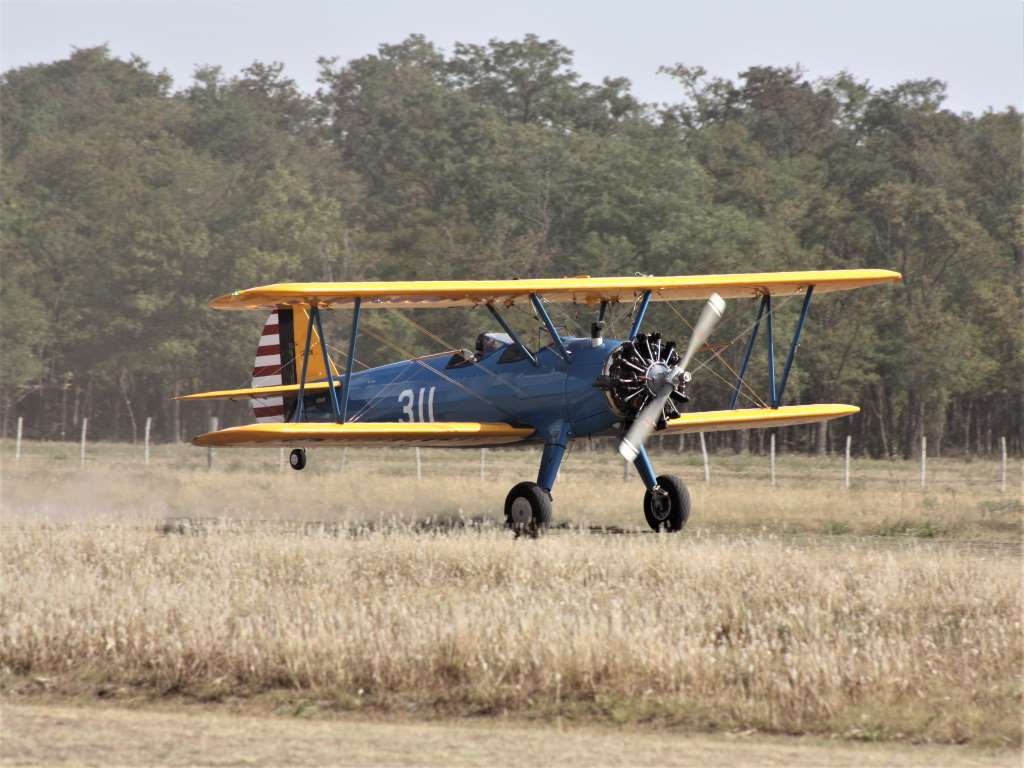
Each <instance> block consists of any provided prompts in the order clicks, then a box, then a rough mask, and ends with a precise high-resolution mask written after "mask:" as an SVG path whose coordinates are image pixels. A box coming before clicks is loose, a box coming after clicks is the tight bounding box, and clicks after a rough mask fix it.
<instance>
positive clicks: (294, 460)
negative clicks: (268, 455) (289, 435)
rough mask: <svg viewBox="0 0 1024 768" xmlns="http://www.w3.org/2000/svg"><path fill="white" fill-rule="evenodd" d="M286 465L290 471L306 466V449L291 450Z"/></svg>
mask: <svg viewBox="0 0 1024 768" xmlns="http://www.w3.org/2000/svg"><path fill="white" fill-rule="evenodd" d="M288 463H289V464H290V465H291V468H292V469H295V470H299V469H304V468H305V466H306V449H305V448H293V449H292V452H291V454H290V455H289V456H288Z"/></svg>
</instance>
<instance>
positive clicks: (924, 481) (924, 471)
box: [921, 435, 928, 491]
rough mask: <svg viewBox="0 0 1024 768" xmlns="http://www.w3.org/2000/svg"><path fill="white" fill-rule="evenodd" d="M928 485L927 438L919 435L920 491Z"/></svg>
mask: <svg viewBox="0 0 1024 768" xmlns="http://www.w3.org/2000/svg"><path fill="white" fill-rule="evenodd" d="M927 485H928V438H927V437H926V436H925V435H921V490H922V491H923V490H924V489H925V487H926V486H927Z"/></svg>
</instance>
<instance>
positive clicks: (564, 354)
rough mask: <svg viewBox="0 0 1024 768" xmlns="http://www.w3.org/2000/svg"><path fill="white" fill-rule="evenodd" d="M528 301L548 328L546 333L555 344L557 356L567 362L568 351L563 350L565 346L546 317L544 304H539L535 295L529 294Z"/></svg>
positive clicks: (539, 301)
mask: <svg viewBox="0 0 1024 768" xmlns="http://www.w3.org/2000/svg"><path fill="white" fill-rule="evenodd" d="M530 301H532V302H533V308H534V309H536V310H537V314H538V315H540V319H541V320H543V321H544V325H546V326H547V328H548V333H550V334H551V340H552V341H554V342H555V346H556V347H558V352H559V355H561V358H562V359H563V360H565V362H567V363H568V362H569V350H567V349H566V348H565V344H564V343H563V342H562V337H561V336H559V335H558V331H557V330H556V329H555V324H554V323H552V322H551V317H550V316H548V311H547V310H546V309H544V304H542V303H541V300H540V297H539V296H538V295H537V294H536V293H531V294H530Z"/></svg>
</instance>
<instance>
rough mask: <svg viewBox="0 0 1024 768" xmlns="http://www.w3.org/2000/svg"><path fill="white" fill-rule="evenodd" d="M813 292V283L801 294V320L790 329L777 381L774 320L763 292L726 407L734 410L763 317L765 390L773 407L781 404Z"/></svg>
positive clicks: (767, 294) (770, 298)
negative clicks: (765, 336) (784, 361)
mask: <svg viewBox="0 0 1024 768" xmlns="http://www.w3.org/2000/svg"><path fill="white" fill-rule="evenodd" d="M813 295H814V286H813V285H808V286H807V291H806V293H804V304H803V307H802V308H801V310H800V319H799V320H798V321H797V324H796V330H795V331H794V332H793V340H792V341H791V342H790V344H789V354H788V355H787V356H786V365H785V367H784V368H783V369H782V380H781V381H779V382H778V383H776V379H775V323H774V322H773V312H772V297H771V294H770V293H766V294H764V295H763V296H762V297H761V303H760V304H759V306H758V308H757V317H756V318H755V319H754V327H753V330H751V332H750V341H748V342H747V348H746V351H744V353H743V363H742V364H741V365H740V371H739V375H738V377H737V380H736V387H735V388H734V389H733V391H732V400H731V401H730V403H729V410H736V402H737V400H738V398H739V396H740V389H741V388H742V387H743V377H744V376H746V373H747V366H748V365H749V363H750V355H751V353H752V352H753V351H754V342H755V341H757V332H758V330H759V329H760V327H761V319H762V318H764V319H765V321H766V323H767V325H768V327H767V328H766V334H767V337H768V339H767V341H768V389H769V402H770V403H771V407H772V408H778V407H779V406H780V405H781V404H782V395H783V393H784V392H785V391H786V382H787V381H788V380H789V372H790V371H791V370H792V368H793V359H794V358H795V357H796V348H797V345H798V344H799V343H800V334H801V333H802V332H803V329H804V323H805V322H806V321H807V313H808V311H809V310H810V308H811V296H813Z"/></svg>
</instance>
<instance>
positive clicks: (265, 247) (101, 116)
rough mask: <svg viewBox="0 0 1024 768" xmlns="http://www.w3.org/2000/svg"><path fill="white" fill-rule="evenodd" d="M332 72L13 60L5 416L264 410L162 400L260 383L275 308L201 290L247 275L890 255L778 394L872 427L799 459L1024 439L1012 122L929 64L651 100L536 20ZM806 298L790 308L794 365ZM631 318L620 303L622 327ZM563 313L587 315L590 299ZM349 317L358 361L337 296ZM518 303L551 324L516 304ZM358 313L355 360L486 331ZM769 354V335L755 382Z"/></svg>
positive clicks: (581, 268) (739, 441) (643, 267)
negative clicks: (238, 307)
mask: <svg viewBox="0 0 1024 768" xmlns="http://www.w3.org/2000/svg"><path fill="white" fill-rule="evenodd" d="M319 65H320V80H319V82H320V87H319V88H318V89H317V91H316V92H315V93H306V92H303V91H302V90H301V89H299V88H298V87H297V85H296V83H295V82H294V81H293V80H291V79H290V78H289V77H288V76H287V74H286V72H285V71H284V68H283V67H282V65H280V64H265V63H260V62H255V63H253V64H252V65H251V66H249V67H248V68H246V69H245V70H243V71H242V72H240V73H238V74H236V75H227V74H225V73H224V72H223V71H222V70H221V69H220V68H219V67H216V66H204V67H200V68H198V69H197V70H196V72H195V74H194V76H193V78H192V81H191V82H190V83H189V84H188V85H186V86H185V87H183V88H177V89H176V88H175V86H174V83H172V81H171V78H170V77H169V76H168V75H167V74H166V73H164V72H160V71H155V70H154V68H153V67H151V66H150V65H149V64H148V63H147V62H145V61H143V60H141V59H139V58H129V59H122V58H118V57H115V56H113V55H111V53H110V51H109V50H108V49H107V48H105V47H98V48H85V49H76V50H74V51H73V52H72V54H71V55H70V56H69V57H68V58H67V59H64V60H61V61H56V62H51V63H45V64H39V65H32V66H26V67H21V68H16V69H10V70H8V71H6V72H4V73H3V75H2V78H0V103H2V151H3V157H2V160H3V165H2V169H0V187H2V193H3V201H2V209H0V216H2V220H0V222H2V232H0V238H2V240H0V242H2V283H0V302H2V312H0V339H2V344H3V353H2V354H3V361H2V365H0V421H2V429H3V431H4V433H5V434H7V433H8V432H9V430H10V428H11V423H12V419H13V418H15V417H17V416H23V417H24V419H25V425H26V433H27V434H29V435H32V436H36V437H41V438H52V439H59V438H61V437H64V436H68V437H71V436H73V434H74V429H75V428H76V427H77V424H78V423H79V421H80V419H82V418H85V417H88V418H89V419H90V427H89V431H90V434H92V435H95V436H96V437H99V438H106V439H117V440H135V439H139V438H140V436H141V428H142V427H141V424H142V422H143V421H144V420H145V418H146V417H147V416H153V417H154V420H155V424H156V426H155V430H154V434H155V435H156V436H158V437H160V438H162V439H167V440H172V439H181V438H183V437H186V436H188V435H191V434H195V433H197V432H200V431H203V429H204V428H205V423H206V419H207V418H208V417H209V416H210V415H212V414H216V415H218V416H220V417H221V423H222V424H225V423H231V422H240V421H243V420H245V419H246V418H247V413H246V411H245V410H244V409H243V408H242V407H240V406H238V405H237V404H231V403H226V404H210V405H202V406H200V405H187V406H180V407H179V406H178V405H176V404H175V403H174V402H173V401H172V400H171V399H170V398H171V396H172V395H173V394H175V393H177V392H180V393H184V392H188V391H199V390H202V389H212V388H222V387H233V386H239V385H242V384H244V383H245V382H246V380H247V378H248V377H247V373H248V370H249V369H250V368H251V365H252V359H253V354H254V350H255V343H256V339H257V336H258V334H259V327H260V326H261V324H262V322H263V320H264V318H263V317H262V316H259V317H256V316H255V315H257V314H259V313H240V314H239V313H225V312H214V311H211V310H209V309H207V306H206V304H207V301H208V300H209V299H210V298H211V297H213V296H216V295H220V294H223V293H226V292H229V291H231V290H234V289H237V288H243V287H249V286H252V285H259V284H266V283H271V282H277V281H282V280H396V279H403V280H414V279H444V278H453V279H454V278H483V277H528V276H539V277H544V276H552V277H560V276H565V275H579V274H588V275H595V276H596V275H616V274H630V275H631V274H635V273H643V274H648V273H649V274H658V275H672V274H696V273H720V272H741V271H742V272H745V271H769V270H781V269H804V268H856V267H885V268H892V269H896V270H899V271H900V272H902V273H903V275H904V280H903V282H902V284H900V285H898V286H895V287H882V288H873V289H866V290H860V291H854V292H850V293H843V294H834V295H829V296H823V297H820V299H816V300H815V301H814V302H813V304H812V307H811V314H810V321H809V324H808V327H807V329H806V330H805V333H804V336H803V340H802V343H801V348H800V352H799V354H798V355H797V362H796V366H795V368H794V372H793V375H792V376H791V378H790V381H789V384H788V387H787V397H786V399H787V400H788V401H789V402H815V401H824V402H851V403H857V404H859V405H860V406H861V408H862V411H861V413H860V414H859V415H858V416H856V417H854V418H852V419H847V420H844V421H842V422H836V423H834V424H832V425H831V426H830V427H829V428H828V429H819V430H814V429H807V430H803V429H793V430H788V431H787V430H783V431H781V432H780V435H779V439H780V441H784V442H782V445H785V446H788V447H790V448H792V449H806V450H812V451H813V450H817V451H825V450H829V449H831V448H832V447H833V446H834V447H836V448H838V447H839V446H840V445H841V441H845V437H846V435H847V434H852V435H853V437H854V444H855V446H856V448H857V450H858V452H866V453H869V454H871V455H874V456H899V455H903V456H910V455H912V454H913V452H914V451H915V450H916V446H917V445H918V444H919V438H920V436H921V435H927V437H928V439H929V446H930V447H935V449H936V450H940V451H943V452H961V453H972V454H973V453H985V452H990V451H992V450H993V449H994V446H995V445H996V444H997V441H998V438H999V436H1000V435H1006V436H1007V437H1008V439H1009V441H1010V446H1011V449H1012V450H1013V451H1015V452H1017V453H1020V452H1021V450H1022V447H1024V443H1022V440H1024V299H1022V285H1024V226H1022V225H1024V216H1022V207H1021V203H1022V188H1021V153H1022V147H1021V128H1022V125H1021V115H1020V113H1019V112H1017V111H1016V110H1015V109H1014V108H1012V107H1009V108H1006V109H1003V110H1001V111H998V110H995V109H993V110H989V111H986V112H985V113H984V114H981V115H973V114H969V113H964V114H956V113H954V112H952V111H950V110H948V109H944V108H943V101H944V98H945V86H944V84H943V83H941V82H939V81H937V80H932V79H926V80H913V81H906V82H902V83H899V84H898V85H895V86H893V87H891V88H879V87H874V86H872V85H871V84H870V83H868V82H866V81H863V80H859V79H857V78H856V77H855V76H854V75H853V74H851V73H848V72H841V73H839V74H837V75H835V76H833V77H827V78H822V79H816V80H810V79H808V78H807V77H806V75H805V74H804V73H803V72H802V71H801V70H800V69H798V68H778V67H756V66H755V67H751V68H749V69H747V70H746V71H744V72H742V73H740V74H739V75H738V76H737V77H736V78H735V79H734V80H730V79H724V78H718V77H711V76H709V75H708V74H707V73H706V72H705V71H704V70H703V69H702V68H700V67H697V66H687V65H684V64H673V65H667V66H665V67H663V68H662V70H661V71H662V73H663V76H665V77H668V78H672V79H673V80H674V81H675V83H676V84H677V86H678V90H677V93H678V99H677V101H676V102H675V103H670V104H650V103H644V102H642V101H641V100H639V99H638V98H637V97H636V96H635V95H634V94H633V93H632V92H631V89H630V83H629V81H628V80H626V79H625V78H621V77H607V78H605V79H603V80H602V81H601V82H600V83H591V82H587V81H585V80H584V79H583V78H581V77H580V75H579V74H578V73H576V72H575V71H574V70H573V68H572V67H573V58H572V52H571V51H569V50H568V49H567V48H566V47H565V46H563V45H561V44H560V43H558V42H557V41H555V40H542V39H540V38H538V37H536V36H532V35H528V36H526V37H524V38H523V39H520V40H513V41H502V40H491V41H490V42H489V43H487V44H486V45H470V44H456V45H455V46H454V48H453V49H452V50H451V51H450V52H447V53H446V52H445V51H443V50H441V49H440V48H438V47H437V46H435V45H434V44H432V43H431V42H430V41H428V40H427V39H425V38H423V37H422V36H418V35H413V36H411V37H409V38H407V39H406V40H404V41H402V42H401V43H399V44H396V45H382V46H380V47H379V49H378V51H377V52H376V53H374V54H372V55H367V56H364V57H361V58H358V59H354V60H351V61H347V62H342V61H339V60H338V59H334V58H321V59H320V60H319ZM799 303H800V302H799V300H796V301H795V302H794V301H789V302H786V301H783V302H779V305H780V306H779V307H778V308H777V319H776V328H777V337H778V338H777V340H776V343H777V346H778V347H779V348H780V351H779V363H780V364H781V362H782V360H783V359H784V354H785V347H786V344H787V343H788V338H789V333H790V332H791V330H792V328H793V325H794V323H795V318H796V315H797V314H798V312H799ZM697 309H699V307H698V306H697V304H696V303H692V302H687V303H685V304H679V305H677V306H674V307H670V306H666V305H660V304H659V305H652V311H651V314H650V315H649V316H648V318H649V319H648V321H647V327H648V328H651V329H653V328H659V329H661V330H662V331H663V333H664V334H665V335H666V337H668V338H675V339H676V340H677V341H679V342H680V343H684V342H685V339H686V336H687V333H688V331H687V326H686V323H687V321H689V322H692V321H693V318H694V317H695V314H696V310H697ZM630 310H631V307H625V306H620V307H616V308H615V310H614V312H613V315H612V328H611V331H612V334H613V335H614V333H616V332H618V333H620V334H621V333H624V332H625V329H626V328H627V327H628V326H627V325H626V323H628V321H629V316H628V315H629V312H630ZM553 311H554V314H555V321H556V322H558V323H560V324H564V325H565V326H566V328H567V330H568V331H569V332H570V333H577V334H581V333H585V332H586V328H587V327H588V325H589V322H590V319H591V318H590V311H589V310H586V309H585V308H564V307H559V308H556V309H555V310H553ZM755 312H756V304H755V302H754V301H753V300H751V301H750V302H733V303H732V305H731V306H730V311H729V312H728V313H727V318H726V320H725V321H724V322H723V324H722V325H721V326H720V329H719V331H717V332H716V341H719V342H720V343H722V344H726V343H728V342H732V344H731V345H729V346H728V347H727V348H726V347H721V348H718V349H717V351H719V352H720V353H721V357H722V359H723V360H724V361H725V362H724V363H715V364H713V365H709V366H708V368H706V369H704V372H703V373H702V375H701V376H700V377H698V380H697V381H696V382H695V392H696V402H695V403H694V407H696V408H720V407H725V406H726V405H727V404H728V401H729V397H730V394H731V382H732V381H733V377H732V375H731V373H730V371H729V367H732V368H736V367H737V366H738V361H739V358H740V356H741V355H742V352H743V343H744V341H745V336H744V333H745V332H747V331H749V327H750V325H751V323H752V321H753V318H754V314H755ZM329 314H331V315H337V316H336V317H333V322H331V321H329V322H328V326H329V328H328V331H329V334H330V335H331V336H332V337H333V343H334V344H335V345H336V346H339V347H342V348H344V346H345V344H344V339H345V336H346V334H347V330H346V328H347V320H348V318H347V313H346V312H337V313H329ZM511 319H512V320H513V322H515V323H517V324H518V326H519V327H520V328H521V329H522V330H523V331H524V333H526V334H527V335H528V336H530V337H531V338H536V335H534V334H535V331H536V328H537V320H536V318H534V317H532V316H531V315H530V314H529V313H528V312H527V311H526V310H521V311H519V310H517V311H516V312H513V313H512V317H511ZM409 320H412V322H409ZM365 321H366V328H367V333H368V334H372V335H367V336H365V337H364V338H363V340H362V342H361V347H360V351H359V355H358V358H359V363H360V364H363V365H373V364H378V363H381V362H386V361H389V360H394V359H397V358H400V357H403V356H405V355H407V354H412V353H424V352H433V351H439V349H440V348H441V346H443V345H442V344H441V342H444V345H451V346H455V347H463V346H472V343H473V338H474V336H475V334H476V333H477V332H479V331H480V330H485V329H489V328H490V327H491V326H492V325H493V321H491V320H490V319H489V317H488V316H486V315H484V314H483V313H482V312H475V313H474V312H472V311H469V310H466V311H463V310H455V311H443V312H438V311H433V312H431V311H417V312H415V313H412V314H411V317H410V316H405V317H403V316H401V315H399V314H397V313H391V312H387V311H380V312H370V313H367V315H366V317H365ZM766 368H767V366H766V358H765V353H764V350H763V347H762V346H761V345H759V349H758V351H757V352H756V353H755V357H754V360H753V362H752V365H751V371H750V374H749V376H748V379H749V381H750V384H751V386H752V388H753V389H754V390H756V391H757V392H760V393H764V392H765V391H766V390H767V379H766ZM744 394H745V395H746V394H747V393H744ZM762 396H763V394H762ZM751 397H753V395H751ZM740 402H741V404H744V405H749V404H750V402H749V400H748V399H745V398H741V400H740ZM722 439H725V440H728V441H729V443H728V444H729V445H731V446H733V447H736V448H738V449H744V448H747V447H749V442H748V440H749V438H748V436H746V435H737V436H735V437H729V438H722ZM755 441H756V438H755Z"/></svg>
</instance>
